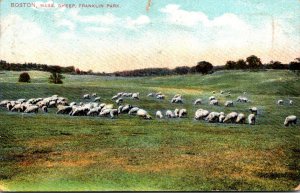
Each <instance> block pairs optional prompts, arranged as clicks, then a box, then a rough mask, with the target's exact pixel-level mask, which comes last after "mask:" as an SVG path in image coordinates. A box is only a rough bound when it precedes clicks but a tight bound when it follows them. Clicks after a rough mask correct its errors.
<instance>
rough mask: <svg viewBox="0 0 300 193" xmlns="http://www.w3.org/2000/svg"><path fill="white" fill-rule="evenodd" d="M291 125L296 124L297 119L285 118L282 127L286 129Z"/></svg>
mask: <svg viewBox="0 0 300 193" xmlns="http://www.w3.org/2000/svg"><path fill="white" fill-rule="evenodd" d="M292 124H295V125H296V124H297V117H296V116H295V115H290V116H287V117H286V118H285V120H284V126H286V127H288V126H289V125H292Z"/></svg>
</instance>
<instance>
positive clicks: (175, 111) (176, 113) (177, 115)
mask: <svg viewBox="0 0 300 193" xmlns="http://www.w3.org/2000/svg"><path fill="white" fill-rule="evenodd" d="M174 116H175V117H179V109H175V110H174Z"/></svg>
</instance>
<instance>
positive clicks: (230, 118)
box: [223, 112, 238, 123]
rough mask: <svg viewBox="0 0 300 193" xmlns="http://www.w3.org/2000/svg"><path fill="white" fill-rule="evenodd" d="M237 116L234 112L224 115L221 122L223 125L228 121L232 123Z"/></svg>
mask: <svg viewBox="0 0 300 193" xmlns="http://www.w3.org/2000/svg"><path fill="white" fill-rule="evenodd" d="M237 116H238V114H237V113H236V112H231V113H229V114H227V115H226V117H225V119H224V120H223V123H227V122H228V121H231V122H232V123H233V122H234V121H235V120H236V118H237Z"/></svg>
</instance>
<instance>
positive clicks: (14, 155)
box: [0, 70, 300, 191]
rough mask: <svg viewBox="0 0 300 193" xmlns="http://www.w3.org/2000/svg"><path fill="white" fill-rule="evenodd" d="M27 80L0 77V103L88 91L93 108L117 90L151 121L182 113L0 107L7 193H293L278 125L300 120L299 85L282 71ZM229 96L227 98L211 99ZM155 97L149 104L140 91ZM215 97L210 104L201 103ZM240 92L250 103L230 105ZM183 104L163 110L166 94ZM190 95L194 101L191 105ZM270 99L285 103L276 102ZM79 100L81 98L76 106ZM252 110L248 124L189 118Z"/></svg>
mask: <svg viewBox="0 0 300 193" xmlns="http://www.w3.org/2000/svg"><path fill="white" fill-rule="evenodd" d="M29 74H30V76H31V79H32V80H31V83H29V84H27V83H17V80H18V75H19V72H4V73H0V100H3V99H18V98H32V97H47V96H52V95H54V94H58V95H59V96H63V97H66V98H68V99H69V101H76V102H80V101H84V100H83V99H82V95H83V94H85V93H94V92H96V93H97V94H98V95H99V96H101V99H102V102H106V103H112V101H111V100H110V98H111V97H112V96H113V95H114V94H116V93H118V92H122V91H125V92H140V96H141V100H139V101H133V100H131V99H125V103H129V104H133V105H138V106H139V107H142V108H144V109H146V110H148V111H149V112H150V114H151V115H152V116H153V117H154V114H155V112H156V110H163V111H164V110H167V109H171V110H174V109H175V108H178V107H180V108H182V107H184V108H187V110H188V118H184V119H162V120H157V119H154V120H150V121H148V120H141V119H139V118H138V117H135V116H129V115H123V114H122V115H120V116H119V118H117V119H114V120H112V119H109V118H100V117H71V116H65V115H56V114H55V111H56V110H55V109H50V112H49V113H48V114H43V113H39V114H37V115H32V114H30V115H29V114H21V113H12V112H8V111H7V110H6V109H3V108H0V136H1V137H0V188H1V187H2V189H8V190H190V191H191V190H203V191H207V190H277V191H279V190H293V189H294V188H295V187H296V186H297V185H298V184H299V179H300V164H299V159H300V147H299V144H300V132H299V131H300V130H299V124H298V125H296V126H293V127H289V128H286V127H284V126H283V121H284V119H285V117H286V116H288V115H290V114H295V115H296V116H297V117H298V118H299V117H300V108H299V107H300V81H299V79H300V78H299V76H296V75H295V74H294V73H292V72H290V71H284V70H280V71H276V70H270V71H264V72H243V71H218V72H216V73H214V74H211V75H206V76H202V75H186V76H166V77H148V78H145V77H143V78H122V77H99V76H89V75H81V76H77V75H65V77H66V79H64V84H62V85H53V84H48V83H47V80H48V77H49V74H48V73H45V72H35V71H32V72H29ZM220 90H230V92H231V96H230V97H225V96H224V95H221V94H219V91H220ZM157 91H161V92H162V93H164V94H166V96H167V99H166V100H164V101H157V100H155V99H153V98H149V97H147V94H148V93H149V92H157ZM212 91H216V94H215V96H216V97H217V98H218V99H219V101H220V102H221V105H220V106H210V105H208V97H209V96H211V95H212ZM244 91H246V92H247V94H246V96H247V97H248V98H249V99H250V100H251V103H246V104H241V103H235V104H236V105H235V106H234V107H230V108H225V107H224V105H223V104H224V102H225V101H226V100H235V99H236V98H237V97H238V96H239V95H242V93H243V92H244ZM177 93H179V94H182V95H183V99H184V104H171V103H170V99H171V97H172V96H173V95H175V94H177ZM196 98H202V99H204V104H202V105H199V106H197V107H195V106H193V105H192V103H193V101H194V100H195V99H196ZM278 99H283V100H285V103H286V101H287V100H288V99H292V100H293V101H294V105H292V106H290V105H287V104H285V105H283V106H278V105H276V101H277V100H278ZM86 102H87V100H86ZM251 106H257V107H258V108H259V109H260V114H259V115H258V117H257V125H251V126H250V125H236V124H217V123H207V122H205V121H195V120H193V116H194V112H195V111H196V110H197V109H198V108H204V109H208V110H211V111H219V112H220V111H223V112H225V113H228V112H231V111H238V112H243V113H246V114H247V115H248V114H249V112H248V110H247V109H248V108H249V107H251Z"/></svg>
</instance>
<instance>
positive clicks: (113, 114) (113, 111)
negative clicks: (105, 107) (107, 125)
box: [109, 109, 119, 119]
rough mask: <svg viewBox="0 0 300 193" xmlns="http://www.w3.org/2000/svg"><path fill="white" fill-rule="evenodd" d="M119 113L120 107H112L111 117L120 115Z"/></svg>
mask: <svg viewBox="0 0 300 193" xmlns="http://www.w3.org/2000/svg"><path fill="white" fill-rule="evenodd" d="M118 114H119V113H118V109H111V110H110V113H109V115H110V118H111V119H113V118H114V117H115V116H118Z"/></svg>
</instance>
